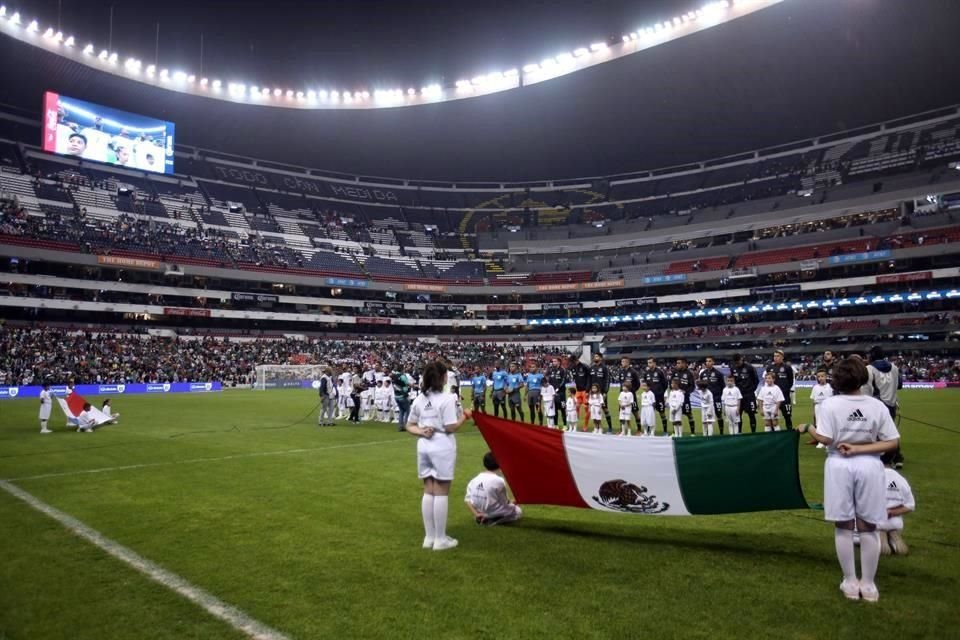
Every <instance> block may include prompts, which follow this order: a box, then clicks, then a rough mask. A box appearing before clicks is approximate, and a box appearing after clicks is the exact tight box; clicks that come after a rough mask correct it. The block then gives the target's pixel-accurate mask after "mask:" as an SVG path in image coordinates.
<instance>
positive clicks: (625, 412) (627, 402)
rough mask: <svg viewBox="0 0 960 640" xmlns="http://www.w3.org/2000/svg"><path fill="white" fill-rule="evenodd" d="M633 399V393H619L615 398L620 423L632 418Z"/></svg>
mask: <svg viewBox="0 0 960 640" xmlns="http://www.w3.org/2000/svg"><path fill="white" fill-rule="evenodd" d="M634 402H635V397H634V395H633V391H621V392H620V395H618V396H617V404H618V405H619V406H620V421H621V422H624V421H629V420H630V418H631V417H633V403H634Z"/></svg>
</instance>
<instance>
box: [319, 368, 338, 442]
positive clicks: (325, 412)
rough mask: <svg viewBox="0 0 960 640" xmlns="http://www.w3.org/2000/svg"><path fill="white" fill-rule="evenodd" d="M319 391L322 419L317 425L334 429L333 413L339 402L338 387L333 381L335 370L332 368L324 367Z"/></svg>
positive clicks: (320, 418)
mask: <svg viewBox="0 0 960 640" xmlns="http://www.w3.org/2000/svg"><path fill="white" fill-rule="evenodd" d="M317 390H318V391H319V395H320V417H319V418H318V419H317V425H319V426H321V427H332V426H333V423H334V413H333V411H334V407H335V406H336V402H337V385H336V383H334V381H333V369H331V368H330V367H324V369H323V375H321V376H320V383H319V386H318V388H317Z"/></svg>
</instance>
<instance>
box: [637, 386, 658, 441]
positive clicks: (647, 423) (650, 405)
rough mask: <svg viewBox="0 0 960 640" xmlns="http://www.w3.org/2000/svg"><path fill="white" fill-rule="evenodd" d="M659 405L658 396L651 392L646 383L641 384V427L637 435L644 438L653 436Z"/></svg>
mask: <svg viewBox="0 0 960 640" xmlns="http://www.w3.org/2000/svg"><path fill="white" fill-rule="evenodd" d="M656 404H657V396H656V395H654V393H653V391H650V387H648V386H647V383H646V382H641V383H640V425H639V428H638V429H637V435H643V436H652V435H653V429H654V423H655V421H656V418H655V416H656V410H655V409H654V407H655V406H656Z"/></svg>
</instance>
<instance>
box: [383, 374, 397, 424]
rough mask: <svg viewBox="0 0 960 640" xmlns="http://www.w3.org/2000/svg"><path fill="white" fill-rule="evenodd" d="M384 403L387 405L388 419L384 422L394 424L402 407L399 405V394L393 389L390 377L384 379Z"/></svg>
mask: <svg viewBox="0 0 960 640" xmlns="http://www.w3.org/2000/svg"><path fill="white" fill-rule="evenodd" d="M383 404H384V407H386V419H385V420H384V422H386V423H388V424H393V422H394V421H395V420H396V419H397V414H398V413H400V407H398V406H397V396H396V394H395V392H394V390H393V381H391V380H390V378H384V379H383Z"/></svg>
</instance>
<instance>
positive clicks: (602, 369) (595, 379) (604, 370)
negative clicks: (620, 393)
mask: <svg viewBox="0 0 960 640" xmlns="http://www.w3.org/2000/svg"><path fill="white" fill-rule="evenodd" d="M590 384H591V385H597V388H599V389H600V393H601V394H603V417H604V418H606V420H607V433H613V420H611V419H610V407H608V406H607V395H608V394H609V393H610V369H609V368H608V367H607V365H605V364H603V356H602V355H600V354H599V353H595V354H593V366H592V367H590Z"/></svg>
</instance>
